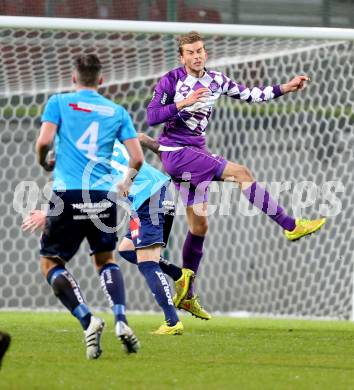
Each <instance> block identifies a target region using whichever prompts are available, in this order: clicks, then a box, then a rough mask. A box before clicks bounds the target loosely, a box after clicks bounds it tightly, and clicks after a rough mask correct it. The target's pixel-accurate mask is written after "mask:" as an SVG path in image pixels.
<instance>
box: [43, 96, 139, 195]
mask: <svg viewBox="0 0 354 390" xmlns="http://www.w3.org/2000/svg"><path fill="white" fill-rule="evenodd" d="M42 122H51V123H54V124H56V125H57V126H58V130H57V135H56V139H55V168H54V183H53V189H54V190H65V189H66V190H78V189H84V190H101V191H109V190H111V187H112V181H110V180H108V178H109V177H110V175H111V174H112V167H111V160H112V154H113V146H114V142H115V140H116V139H118V140H119V141H120V142H124V141H125V140H127V139H130V138H136V137H137V135H136V131H135V128H134V126H133V123H132V120H131V118H130V116H129V114H128V113H127V111H126V110H125V109H124V108H123V107H121V106H120V105H118V104H116V103H114V102H112V101H111V100H109V99H106V98H105V97H103V96H102V95H100V94H99V93H98V92H96V91H93V90H89V89H83V90H80V91H79V92H74V93H63V94H58V95H53V96H52V97H51V98H50V99H49V100H48V103H47V105H46V107H45V110H44V113H43V115H42ZM102 178H105V180H102ZM112 180H113V178H112Z"/></svg>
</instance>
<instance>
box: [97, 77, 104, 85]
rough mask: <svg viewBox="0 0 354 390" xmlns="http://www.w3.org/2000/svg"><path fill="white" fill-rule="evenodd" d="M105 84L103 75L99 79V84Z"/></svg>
mask: <svg viewBox="0 0 354 390" xmlns="http://www.w3.org/2000/svg"><path fill="white" fill-rule="evenodd" d="M102 84H103V77H102V76H101V77H100V78H99V79H98V85H102Z"/></svg>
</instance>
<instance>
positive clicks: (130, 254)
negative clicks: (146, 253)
mask: <svg viewBox="0 0 354 390" xmlns="http://www.w3.org/2000/svg"><path fill="white" fill-rule="evenodd" d="M119 254H120V255H121V256H122V257H123V259H125V260H127V261H129V263H132V264H135V265H138V259H137V257H136V252H135V251H119Z"/></svg>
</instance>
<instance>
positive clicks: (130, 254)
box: [119, 251, 182, 281]
mask: <svg viewBox="0 0 354 390" xmlns="http://www.w3.org/2000/svg"><path fill="white" fill-rule="evenodd" d="M119 254H120V255H121V256H122V257H123V259H125V260H127V261H129V263H132V264H135V265H138V259H137V257H136V252H135V251H119ZM159 266H160V268H161V270H162V271H163V272H164V273H165V274H166V275H168V276H170V277H171V278H172V279H173V280H174V281H176V280H178V279H179V278H180V277H181V276H182V269H181V268H180V267H177V266H176V265H174V264H171V263H169V262H168V261H167V260H165V259H164V258H161V259H160V261H159Z"/></svg>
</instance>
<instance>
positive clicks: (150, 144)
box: [138, 133, 160, 154]
mask: <svg viewBox="0 0 354 390" xmlns="http://www.w3.org/2000/svg"><path fill="white" fill-rule="evenodd" d="M138 140H139V142H140V144H141V146H142V147H143V148H148V149H150V150H151V151H153V152H154V153H156V154H160V152H159V147H160V144H159V143H158V141H157V140H155V139H153V138H151V137H149V136H148V135H146V134H144V133H138Z"/></svg>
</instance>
